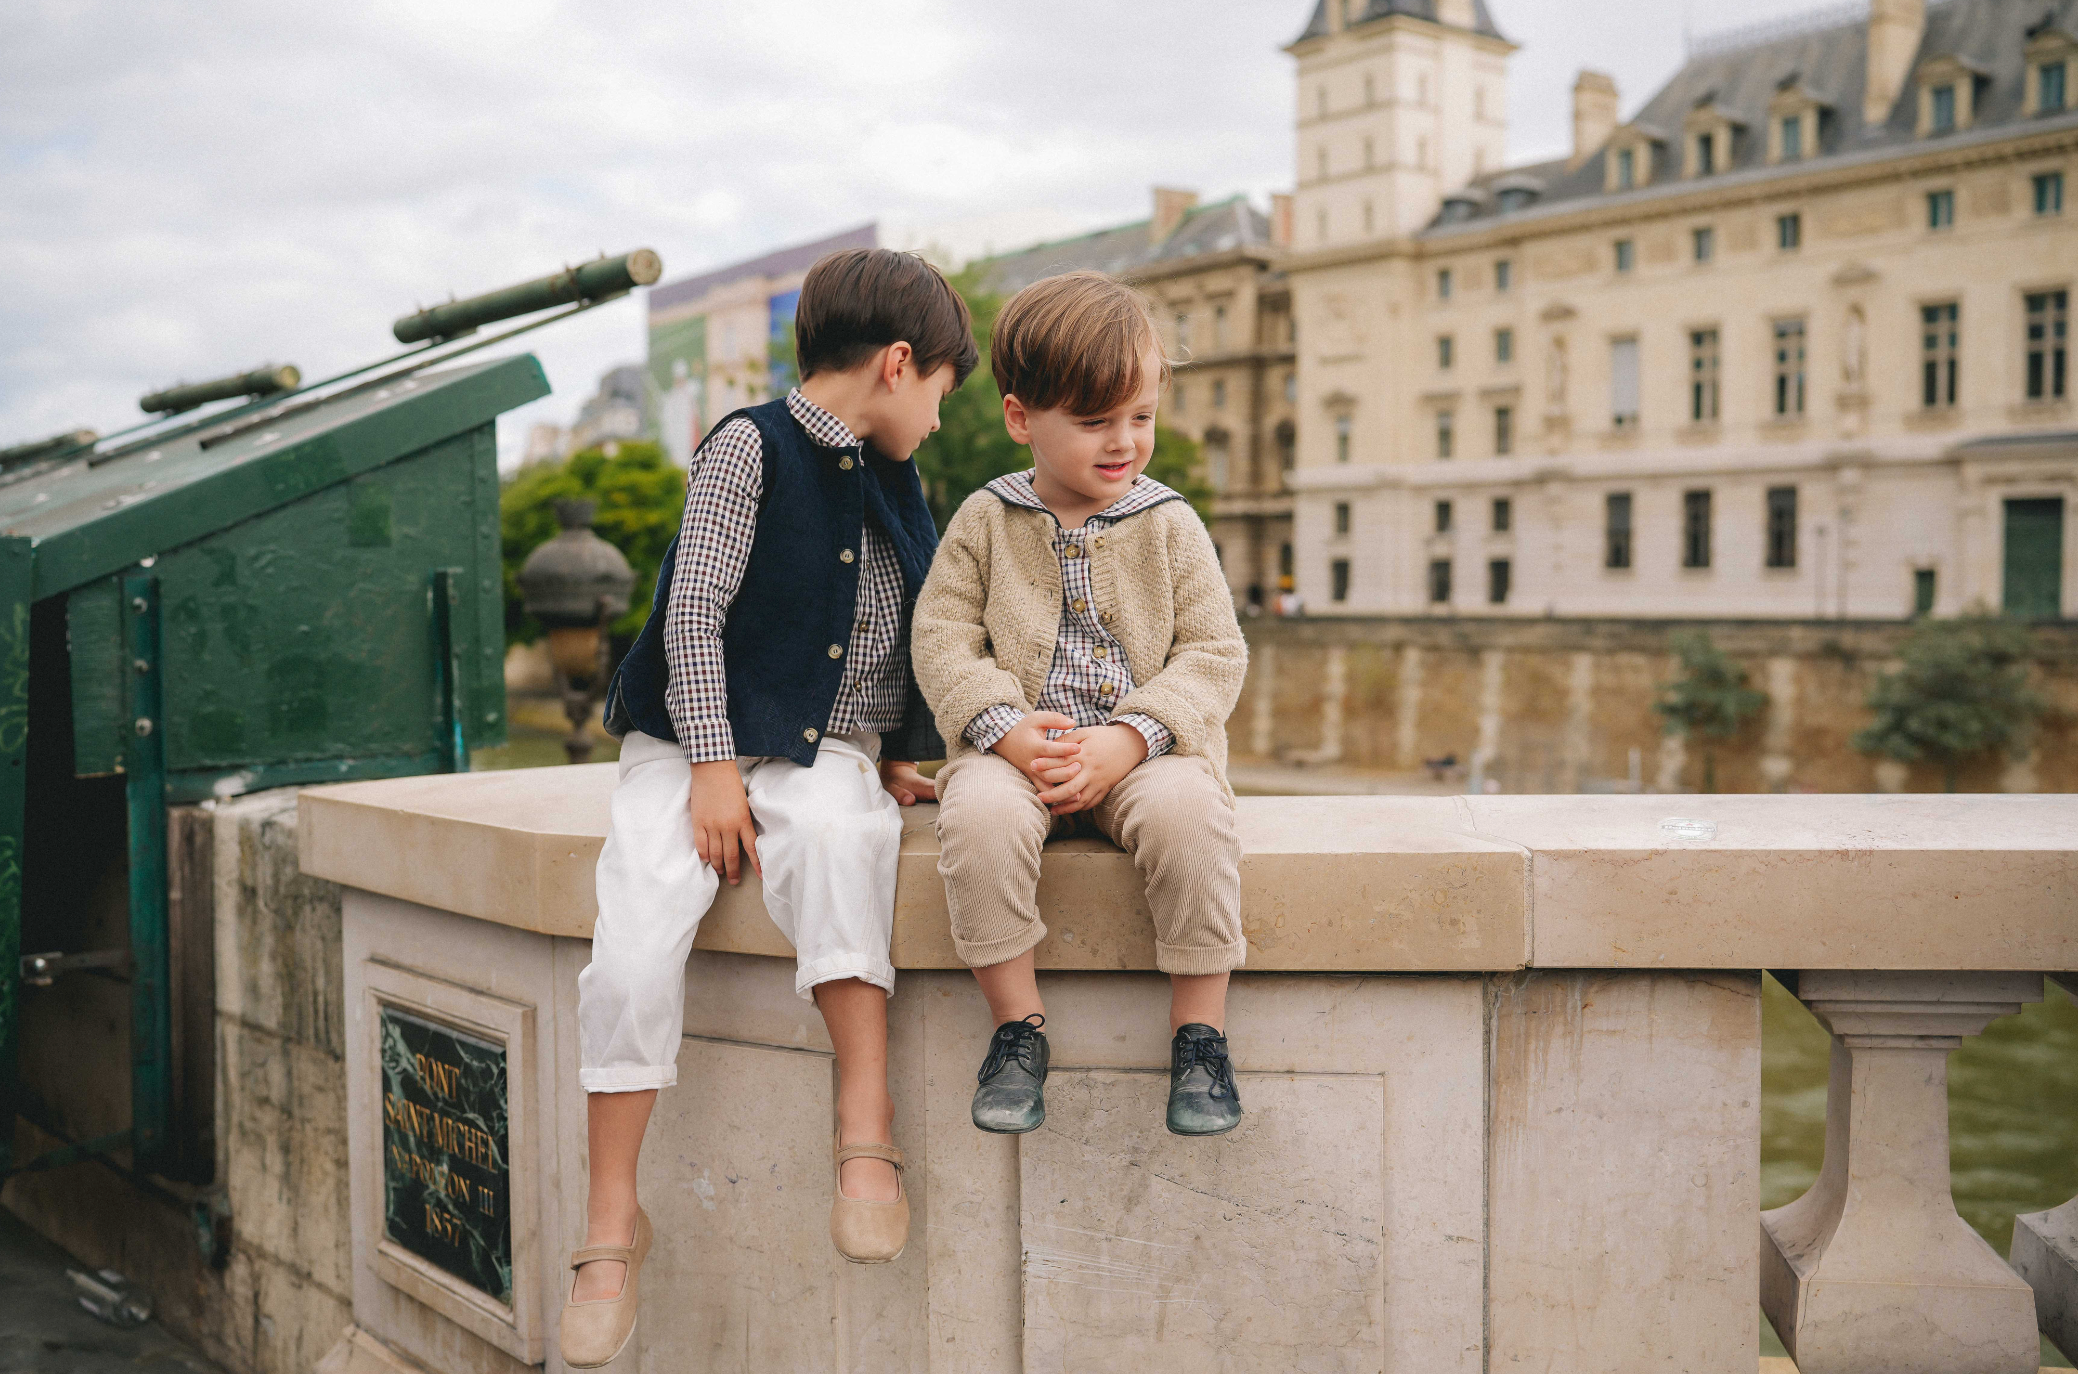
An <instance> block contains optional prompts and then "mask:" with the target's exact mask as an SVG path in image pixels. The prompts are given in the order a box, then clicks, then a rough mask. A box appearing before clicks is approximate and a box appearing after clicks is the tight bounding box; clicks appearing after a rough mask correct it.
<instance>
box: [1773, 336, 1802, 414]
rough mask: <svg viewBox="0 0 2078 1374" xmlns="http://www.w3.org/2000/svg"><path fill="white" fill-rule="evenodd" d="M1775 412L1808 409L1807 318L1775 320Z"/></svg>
mask: <svg viewBox="0 0 2078 1374" xmlns="http://www.w3.org/2000/svg"><path fill="white" fill-rule="evenodd" d="M1775 413H1776V414H1777V415H1802V414H1803V413H1804V322H1803V321H1802V320H1777V321H1775Z"/></svg>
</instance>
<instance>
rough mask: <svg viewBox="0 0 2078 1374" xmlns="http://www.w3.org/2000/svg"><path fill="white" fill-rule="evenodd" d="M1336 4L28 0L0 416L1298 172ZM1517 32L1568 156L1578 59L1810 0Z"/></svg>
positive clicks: (555, 336) (1126, 212) (17, 66)
mask: <svg viewBox="0 0 2078 1374" xmlns="http://www.w3.org/2000/svg"><path fill="white" fill-rule="evenodd" d="M1312 3H1313V0H1195V2H1188V0H1129V3H1125V4H1121V3H1118V0H1048V3H1046V4H1044V5H999V4H991V3H988V2H987V0H981V2H980V3H976V2H975V0H965V3H957V2H956V0H791V2H790V3H786V4H777V3H757V4H741V3H720V2H719V0H707V2H706V3H684V0H679V3H664V2H663V0H568V2H567V3H566V2H563V0H356V2H355V3H352V4H344V5H342V4H336V3H316V0H267V3H260V0H8V3H6V4H5V5H0V260H4V261H6V262H7V264H8V267H9V272H8V277H9V282H8V286H7V288H6V289H5V290H4V291H0V446H5V445H6V444H10V443H14V442H17V441H19V440H22V439H28V438H32V437H41V436H42V435H44V434H48V433H52V432H56V431H58V430H62V429H67V428H71V427H73V426H75V425H82V424H84V425H91V426H94V427H96V428H99V429H101V430H103V431H109V430H113V429H116V428H118V427H120V426H123V425H125V424H128V423H130V422H131V421H132V420H133V419H135V418H137V417H138V412H137V410H136V408H135V406H136V398H137V397H138V396H139V395H140V394H142V393H144V392H145V391H147V390H150V389H152V388H154V387H157V386H161V385H165V384H167V383H170V382H173V381H175V380H180V379H185V380H200V379H203V378H206V377H212V376H216V375H219V374H222V373H225V372H230V371H234V370H242V369H244V368H247V367H252V366H256V365H258V364H260V363H262V362H267V361H278V362H291V361H292V362H295V363H297V364H300V365H301V366H302V367H303V369H304V373H305V375H306V376H317V375H321V374H324V373H327V372H330V371H336V370H340V369H343V368H345V367H348V366H352V365H354V364H357V363H361V362H365V361H369V360H371V359H373V358H375V357H378V356H380V355H381V354H382V353H384V352H385V351H386V350H388V349H389V348H391V347H393V345H392V344H391V341H390V338H389V333H388V326H389V322H390V321H391V320H392V319H393V318H395V317H396V316H397V315H399V314H402V313H405V312H407V311H408V310H410V309H411V308H413V307H414V306H415V305H417V304H418V303H420V302H428V303H430V302H432V301H435V300H439V299H444V298H445V297H446V296H447V294H448V293H449V292H450V291H453V292H456V293H459V294H463V295H468V294H473V293H475V292H478V291H482V290H487V289H490V288H492V287H497V286H502V285H505V284H507V283H508V282H511V281H517V280H521V279H524V278H528V277H534V276H539V275H542V274H544V273H546V272H550V271H554V270H556V269H557V268H559V267H560V266H562V265H563V264H564V263H566V262H572V261H576V260H580V259H582V258H586V257H590V256H592V255H594V254H595V253H597V252H599V251H601V250H604V251H606V252H619V251H622V250H625V249H628V248H633V247H636V246H640V245H648V246H650V247H653V248H655V249H656V250H657V251H658V252H659V253H661V254H662V255H663V259H664V264H665V273H666V277H667V279H669V278H671V277H676V276H683V275H686V274H688V273H691V272H694V271H698V270H701V269H703V268H707V267H712V266H718V265H721V264H724V263H727V262H730V261H734V260H736V259H738V258H742V257H745V256H748V255H751V254H755V253H759V252H762V251H765V250H766V249H769V248H774V247H779V246H782V245H784V244H787V243H791V242H795V241H798V240H802V239H808V238H814V237H818V236H821V235H824V234H828V233H832V232H835V231H837V230H839V229H844V228H849V227H851V226H854V225H857V224H860V223H863V222H865V221H867V220H874V219H877V220H879V221H880V222H881V223H882V224H883V226H885V228H886V229H887V231H888V233H889V236H890V237H891V238H894V239H896V240H898V241H900V242H902V243H903V244H904V245H905V246H907V245H915V246H921V245H922V244H924V243H926V242H934V243H937V244H939V245H941V246H944V247H946V248H949V249H952V250H953V251H955V252H958V253H969V254H971V253H974V252H978V251H982V250H984V249H986V248H989V247H995V248H1008V247H1014V246H1017V245H1019V244H1021V243H1023V242H1028V241H1031V240H1032V239H1035V238H1040V237H1051V236H1054V235H1057V234H1061V233H1066V232H1074V231H1076V230H1079V229H1083V228H1091V227H1096V226H1098V225H1102V224H1105V223H1110V222H1116V221H1118V220H1123V219H1129V218H1135V217H1138V216H1140V215H1143V214H1144V213H1146V209H1145V207H1146V204H1147V192H1148V187H1149V185H1150V184H1151V183H1153V182H1157V181H1159V182H1163V183H1165V184H1169V185H1179V186H1191V187H1196V188H1197V189H1199V190H1200V191H1201V192H1203V193H1204V194H1205V195H1207V196H1208V197H1210V196H1218V195H1225V194H1229V193H1232V192H1235V191H1245V192H1248V193H1250V194H1252V195H1255V196H1256V197H1258V198H1259V199H1260V198H1262V197H1264V196H1266V195H1267V194H1268V193H1269V192H1270V191H1272V190H1274V189H1279V188H1282V187H1285V186H1287V185H1288V184H1289V183H1290V180H1291V175H1292V168H1291V162H1292V138H1291V119H1292V105H1293V93H1292V75H1291V59H1290V58H1288V57H1287V56H1285V55H1284V53H1283V52H1282V51H1280V48H1281V45H1282V44H1284V43H1287V42H1289V41H1290V40H1291V39H1292V38H1293V37H1294V36H1295V35H1296V34H1297V33H1298V31H1299V29H1300V28H1301V27H1302V26H1303V24H1304V22H1305V19H1306V16H1307V14H1308V13H1309V12H1310V10H1311V6H1312ZM1489 3H1490V4H1491V7H1492V9H1493V10H1494V13H1495V15H1496V17H1497V19H1498V21H1499V23H1500V26H1501V28H1502V29H1503V31H1504V32H1506V33H1507V34H1508V35H1509V36H1510V37H1511V38H1513V39H1515V40H1516V41H1517V42H1519V43H1521V44H1522V50H1521V51H1520V52H1518V53H1517V54H1516V56H1515V58H1514V62H1513V68H1512V78H1511V85H1512V91H1511V101H1512V110H1511V115H1512V131H1511V153H1512V155H1513V156H1514V157H1516V158H1517V159H1519V160H1531V159H1535V158H1538V157H1544V156H1549V155H1552V154H1554V153H1557V152H1561V151H1563V150H1564V148H1565V146H1566V144H1567V142H1568V140H1569V138H1570V114H1569V109H1570V106H1569V89H1570V86H1571V83H1572V79H1573V74H1574V72H1575V71H1576V70H1577V69H1579V68H1580V67H1582V66H1592V67H1598V68H1600V69H1603V70H1606V71H1610V72H1612V73H1613V74H1614V75H1615V76H1616V78H1617V80H1618V83H1619V85H1620V86H1621V89H1622V92H1623V98H1624V110H1625V113H1626V114H1628V113H1629V112H1630V111H1631V110H1633V109H1634V108H1635V107H1636V106H1637V105H1639V104H1641V103H1643V101H1644V99H1645V97H1646V96H1647V95H1648V94H1649V93H1650V91H1651V89H1652V87H1653V86H1654V85H1655V84H1657V83H1658V82H1659V81H1661V80H1662V79H1664V78H1665V77H1666V76H1667V75H1668V74H1669V73H1670V72H1671V71H1672V70H1673V69H1674V68H1675V67H1676V66H1677V65H1678V64H1679V62H1680V60H1681V55H1682V51H1683V34H1684V29H1685V28H1687V27H1688V26H1689V24H1690V22H1691V20H1690V18H1689V11H1691V10H1692V11H1693V14H1694V19H1693V24H1694V26H1695V28H1696V29H1697V31H1698V32H1716V31H1719V30H1721V29H1723V28H1725V27H1727V26H1737V25H1741V24H1744V23H1748V22H1754V21H1762V20H1768V19H1773V18H1776V17H1779V16H1783V15H1786V14H1795V13H1799V12H1802V11H1806V10H1808V9H1810V8H1812V7H1813V6H1812V0H1489ZM530 344H531V346H532V347H534V349H535V351H536V352H537V353H538V354H539V356H540V357H541V359H542V361H543V363H544V364H545V365H546V367H547V369H548V375H549V380H550V381H551V383H552V384H553V385H554V387H555V393H556V394H555V395H553V396H551V397H549V398H547V399H546V400H543V401H540V402H537V403H536V404H535V405H533V406H530V407H528V408H527V409H526V410H525V411H521V412H516V413H515V414H514V415H513V416H510V417H508V418H507V420H506V421H505V422H504V423H503V426H502V435H501V447H502V448H503V449H504V450H505V451H506V452H507V454H508V455H509V454H510V453H512V452H513V451H514V450H515V449H516V446H517V444H518V443H519V440H520V436H521V434H522V433H523V431H524V428H525V426H526V425H527V424H528V423H530V422H531V421H534V420H539V419H548V420H557V421H561V420H565V419H567V418H568V417H569V416H570V415H572V414H574V413H575V411H576V408H577V406H578V404H579V403H580V402H581V401H582V400H583V399H584V397H585V396H586V395H588V394H589V393H590V391H591V390H592V387H593V385H594V381H595V379H596V377H597V375H598V373H599V372H601V371H602V370H604V369H605V368H606V367H608V366H611V365H612V364H614V363H616V362H619V361H623V360H630V359H634V358H638V357H640V355H641V352H642V318H641V313H640V305H639V304H638V303H637V302H635V301H632V300H630V301H625V302H621V303H617V304H615V305H612V306H608V307H605V308H602V309H600V310H598V311H596V312H593V313H592V314H590V315H587V316H585V317H583V318H582V319H580V320H576V321H573V322H571V323H569V324H566V325H559V326H557V327H555V328H553V329H550V330H544V331H542V332H541V333H539V334H537V335H534V336H531V338H530Z"/></svg>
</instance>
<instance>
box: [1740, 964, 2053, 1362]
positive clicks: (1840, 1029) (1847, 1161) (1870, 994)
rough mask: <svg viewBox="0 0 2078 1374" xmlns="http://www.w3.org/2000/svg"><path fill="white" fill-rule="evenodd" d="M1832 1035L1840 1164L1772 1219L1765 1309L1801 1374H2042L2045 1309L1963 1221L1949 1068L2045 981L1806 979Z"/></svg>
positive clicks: (1930, 976) (1812, 1003)
mask: <svg viewBox="0 0 2078 1374" xmlns="http://www.w3.org/2000/svg"><path fill="white" fill-rule="evenodd" d="M1795 991H1796V993H1797V996H1798V998H1799V1000H1801V1001H1802V1002H1803V1003H1804V1005H1805V1006H1807V1007H1809V1008H1810V1009H1811V1011H1812V1014H1813V1015H1815V1016H1817V1018H1818V1019H1819V1021H1820V1022H1821V1023H1822V1024H1823V1025H1824V1026H1825V1028H1826V1029H1827V1030H1828V1031H1830V1032H1832V1037H1833V1049H1832V1068H1831V1075H1830V1079H1829V1081H1828V1084H1827V1088H1826V1126H1825V1164H1824V1166H1823V1168H1822V1169H1821V1170H1820V1172H1819V1175H1818V1181H1817V1182H1816V1183H1814V1184H1812V1185H1811V1189H1810V1191H1809V1192H1807V1193H1805V1194H1804V1195H1803V1196H1802V1197H1800V1198H1798V1199H1797V1200H1796V1201H1795V1202H1792V1203H1790V1204H1789V1205H1788V1206H1787V1207H1778V1208H1776V1209H1775V1210H1774V1211H1772V1212H1763V1213H1761V1307H1762V1309H1763V1310H1764V1311H1765V1312H1766V1313H1767V1314H1768V1318H1769V1320H1770V1321H1772V1322H1773V1323H1774V1324H1775V1331H1776V1333H1777V1334H1778V1335H1779V1336H1781V1338H1782V1343H1783V1345H1784V1346H1785V1347H1787V1348H1788V1350H1789V1352H1790V1355H1791V1356H1792V1357H1793V1358H1794V1359H1795V1360H1796V1364H1797V1368H1798V1369H1799V1370H1800V1371H1801V1374H2034V1371H2035V1368H2036V1355H2037V1345H2038V1342H2037V1340H2036V1336H2035V1306H2034V1297H2033V1295H2032V1293H2031V1292H2030V1291H2029V1289H2028V1286H2027V1284H2025V1283H2024V1282H2022V1281H2021V1280H2020V1279H2019V1278H2018V1277H2016V1276H2015V1274H2014V1273H2013V1271H2012V1270H2011V1269H2009V1268H2007V1267H2006V1264H2005V1261H2003V1260H2001V1259H2000V1258H1999V1256H1998V1252H1997V1251H1995V1250H1993V1249H1992V1248H1991V1246H1989V1245H1987V1244H1985V1242H1984V1239H1983V1238H1982V1237H1981V1236H1979V1235H1978V1234H1977V1233H1976V1232H1975V1231H1973V1230H1971V1229H1970V1227H1969V1226H1968V1224H1967V1223H1965V1222H1964V1221H1963V1219H1962V1218H1961V1217H1960V1216H1958V1215H1957V1214H1956V1210H1955V1199H1954V1195H1953V1193H1952V1192H1951V1191H1950V1188H1949V1175H1948V1055H1949V1053H1950V1051H1952V1050H1954V1049H1956V1048H1957V1047H1958V1046H1959V1045H1961V1044H1962V1041H1963V1037H1964V1036H1966V1035H1976V1034H1978V1033H1980V1032H1982V1031H1983V1029H1984V1028H1985V1027H1986V1026H1988V1025H1990V1024H1991V1023H1992V1022H1993V1021H1995V1020H1997V1019H1998V1018H1999V1017H2001V1016H2012V1015H2014V1014H2015V1013H2017V1012H2019V1010H2020V1008H2021V1004H2022V1003H2024V1002H2039V1001H2041V1000H2042V975H2040V974H2038V973H2035V974H2027V973H1920V972H1880V973H1858V972H1833V971H1806V972H1804V973H1802V974H1800V975H1798V977H1797V979H1796V987H1795Z"/></svg>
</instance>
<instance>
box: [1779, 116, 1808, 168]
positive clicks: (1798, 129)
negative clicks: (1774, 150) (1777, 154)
mask: <svg viewBox="0 0 2078 1374" xmlns="http://www.w3.org/2000/svg"><path fill="white" fill-rule="evenodd" d="M1803 156H1804V117H1803V116H1802V115H1784V116H1783V118H1782V160H1783V161H1784V162H1795V161H1797V160H1798V159H1799V158H1801V157H1803Z"/></svg>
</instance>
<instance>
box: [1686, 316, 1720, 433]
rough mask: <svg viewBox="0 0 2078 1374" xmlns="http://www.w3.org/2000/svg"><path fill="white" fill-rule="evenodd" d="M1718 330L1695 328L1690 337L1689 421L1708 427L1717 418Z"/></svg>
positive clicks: (1690, 332)
mask: <svg viewBox="0 0 2078 1374" xmlns="http://www.w3.org/2000/svg"><path fill="white" fill-rule="evenodd" d="M1717 372H1718V347H1717V331H1716V330H1714V329H1692V330H1690V331H1689V335H1688V418H1689V419H1690V420H1692V421H1694V422H1695V423H1696V424H1699V425H1705V424H1709V423H1711V422H1712V421H1714V420H1716V419H1717Z"/></svg>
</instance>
